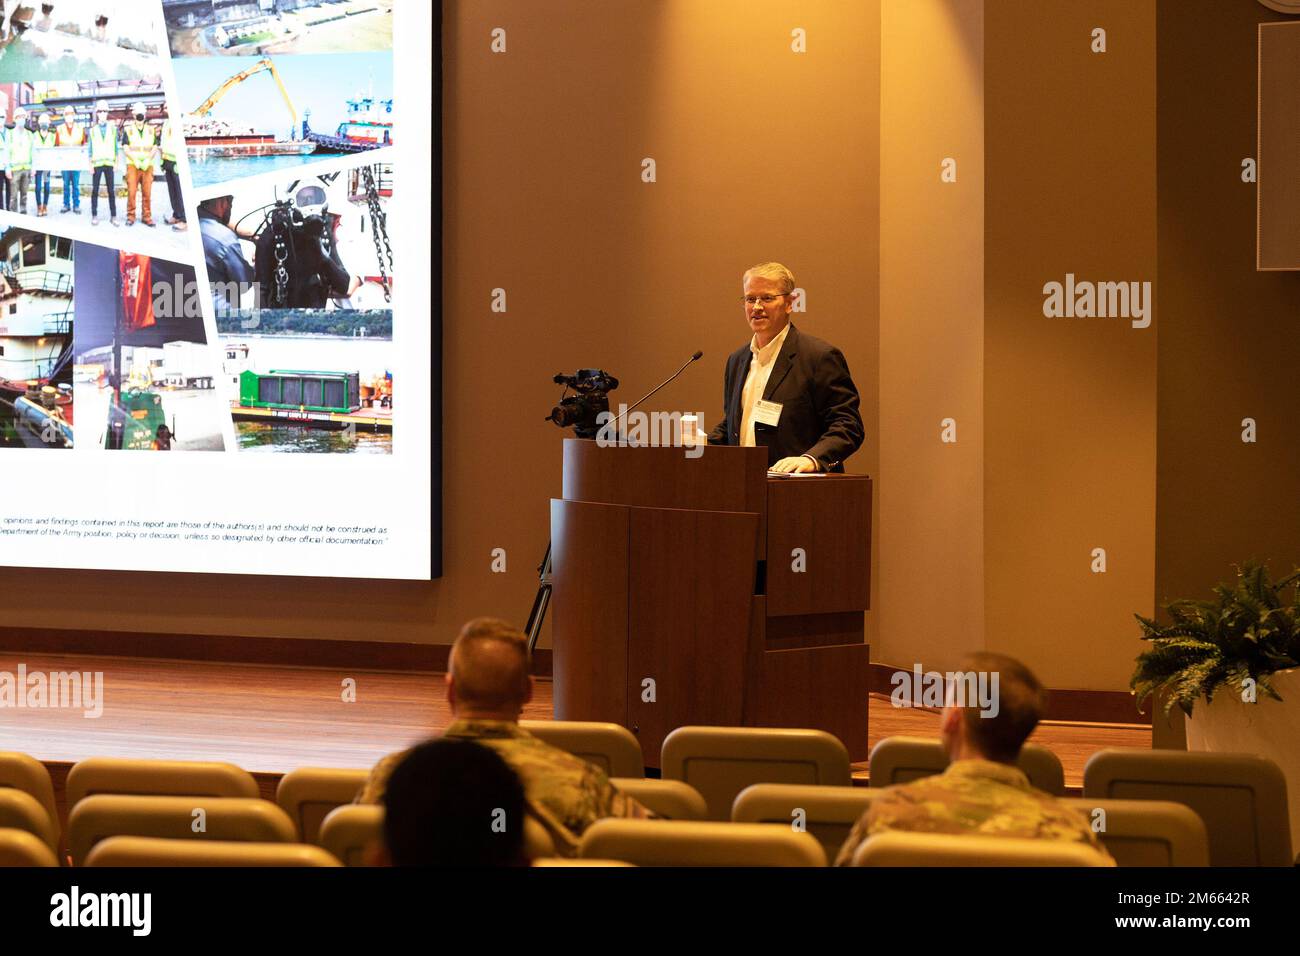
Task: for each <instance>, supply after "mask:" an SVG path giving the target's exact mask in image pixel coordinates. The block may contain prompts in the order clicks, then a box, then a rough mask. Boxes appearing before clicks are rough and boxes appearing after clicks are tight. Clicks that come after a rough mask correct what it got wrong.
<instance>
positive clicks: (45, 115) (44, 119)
mask: <svg viewBox="0 0 1300 956" xmlns="http://www.w3.org/2000/svg"><path fill="white" fill-rule="evenodd" d="M52 119H54V117H52V116H51V115H50V114H49V113H48V112H46V113H42V114H41V115H40V117H39V118H38V119H37V122H38V123H48V122H49V121H50V120H52Z"/></svg>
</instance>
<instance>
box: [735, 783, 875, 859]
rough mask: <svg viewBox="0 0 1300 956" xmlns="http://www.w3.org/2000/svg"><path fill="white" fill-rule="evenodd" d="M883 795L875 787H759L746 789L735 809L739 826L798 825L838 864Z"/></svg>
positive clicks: (760, 784) (780, 784)
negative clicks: (860, 822) (855, 826)
mask: <svg viewBox="0 0 1300 956" xmlns="http://www.w3.org/2000/svg"><path fill="white" fill-rule="evenodd" d="M878 796H880V791H879V790H877V789H873V788H871V787H808V786H801V785H799V784H787V783H756V784H754V785H753V786H752V787H746V788H745V789H744V790H742V791H740V793H739V795H737V797H736V802H735V803H734V804H732V806H731V819H732V820H734V821H735V822H737V823H783V824H785V825H786V826H789V827H793V826H794V825H795V824H796V822H797V823H798V824H799V825H800V826H801V827H803V829H805V830H806V831H807V832H808V833H811V834H812V835H813V836H814V837H816V839H817V842H818V843H820V844H821V845H822V849H823V850H825V851H826V859H827V860H832V861H833V860H834V859H835V857H836V855H837V854H838V853H839V852H840V847H842V846H843V845H844V841H845V840H847V839H848V836H849V831H850V830H852V829H853V824H855V823H857V822H858V819H859V818H860V817H861V816H862V814H864V813H866V812H867V808H868V807H869V806H870V805H871V801H872V800H874V799H875V798H876V797H878Z"/></svg>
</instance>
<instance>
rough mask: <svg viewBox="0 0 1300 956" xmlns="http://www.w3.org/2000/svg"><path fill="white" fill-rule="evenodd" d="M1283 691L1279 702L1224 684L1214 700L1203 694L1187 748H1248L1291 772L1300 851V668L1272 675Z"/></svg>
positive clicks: (1295, 847) (1294, 833)
mask: <svg viewBox="0 0 1300 956" xmlns="http://www.w3.org/2000/svg"><path fill="white" fill-rule="evenodd" d="M1270 683H1272V685H1273V688H1274V689H1275V690H1276V691H1277V692H1278V693H1279V694H1281V695H1282V701H1281V702H1280V703H1279V702H1278V701H1276V700H1274V699H1273V698H1272V697H1269V696H1268V695H1266V694H1262V693H1261V694H1259V696H1258V699H1257V701H1256V702H1255V703H1253V704H1247V703H1244V702H1243V701H1242V699H1241V693H1240V691H1236V692H1234V691H1233V690H1232V689H1230V688H1227V687H1223V688H1220V689H1219V690H1218V691H1217V692H1216V693H1215V695H1214V703H1212V704H1209V705H1208V706H1207V705H1206V703H1205V701H1204V700H1203V699H1202V700H1198V701H1197V702H1196V706H1195V707H1193V708H1192V716H1191V717H1189V718H1188V720H1187V749H1188V750H1203V751H1213V752H1216V753H1247V754H1257V755H1259V756H1261V757H1267V758H1268V759H1269V760H1272V761H1273V762H1274V763H1275V764H1277V765H1278V766H1279V767H1281V768H1282V774H1283V775H1284V776H1285V777H1286V791H1287V804H1288V809H1289V811H1290V815H1291V848H1292V852H1297V851H1300V668H1297V667H1293V668H1291V669H1290V670H1286V671H1278V672H1277V673H1275V674H1273V675H1272V676H1271V678H1270Z"/></svg>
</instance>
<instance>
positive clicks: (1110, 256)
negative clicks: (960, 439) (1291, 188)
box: [984, 0, 1165, 690]
mask: <svg viewBox="0 0 1300 956" xmlns="http://www.w3.org/2000/svg"><path fill="white" fill-rule="evenodd" d="M1095 27H1102V28H1104V29H1105V30H1106V31H1107V47H1108V50H1107V52H1106V53H1104V54H1094V53H1092V52H1091V50H1090V43H1091V33H1092V30H1093V29H1094V28H1095ZM985 63H986V69H985V142H986V144H987V149H986V154H985V163H986V175H987V181H986V185H985V210H986V214H985V235H986V245H985V263H986V266H985V281H986V283H987V285H986V287H985V319H984V381H985V393H984V418H985V436H986V438H985V447H984V455H985V458H984V491H985V506H984V518H985V526H984V542H985V567H986V569H987V573H986V576H985V594H986V596H987V615H986V619H985V628H986V635H987V637H986V643H987V646H988V648H989V649H990V650H997V651H1003V652H1006V653H1009V654H1013V655H1015V656H1017V657H1020V658H1022V659H1024V660H1026V661H1028V662H1030V663H1031V665H1032V666H1034V667H1035V669H1036V670H1037V672H1038V673H1039V676H1040V677H1041V678H1042V679H1043V681H1044V682H1045V683H1047V684H1048V685H1049V686H1054V687H1075V688H1085V689H1107V690H1114V689H1122V688H1124V687H1126V686H1127V683H1128V678H1129V674H1130V673H1131V669H1132V661H1133V657H1134V655H1135V654H1136V653H1137V651H1138V650H1139V645H1138V642H1137V641H1136V639H1135V638H1136V625H1135V623H1134V621H1133V614H1134V612H1138V613H1144V614H1145V613H1149V612H1150V610H1151V607H1152V593H1153V586H1154V571H1155V508H1156V499H1155V464H1156V463H1155V447H1156V446H1155V428H1156V394H1155V375H1156V338H1157V332H1158V329H1159V327H1160V316H1161V315H1163V314H1165V313H1164V312H1163V310H1161V309H1157V311H1156V317H1155V319H1154V321H1153V322H1152V324H1151V326H1150V327H1149V328H1146V329H1135V328H1132V327H1131V325H1130V323H1129V321H1127V320H1123V319H1114V318H1109V319H1101V318H1046V317H1044V315H1043V286H1044V283H1046V282H1048V281H1051V280H1056V281H1062V282H1063V281H1064V280H1065V276H1066V274H1067V273H1074V274H1075V275H1076V276H1077V277H1078V278H1080V279H1088V280H1093V281H1103V280H1113V281H1122V280H1136V281H1148V280H1149V281H1151V282H1152V283H1153V285H1154V281H1155V278H1156V274H1155V266H1156V260H1155V238H1156V229H1155V201H1156V182H1155V6H1154V4H1153V3H1146V2H1144V3H1133V2H1131V0H1094V2H1090V3H1087V4H1076V3H1069V2H1064V0H1053V2H1043V0H998V2H996V3H990V4H987V6H986V13H985ZM1157 302H1158V300H1157ZM1094 548H1104V549H1105V552H1106V557H1107V570H1106V572H1105V573H1104V574H1095V573H1093V572H1092V570H1091V569H1090V563H1091V552H1092V550H1093V549H1094Z"/></svg>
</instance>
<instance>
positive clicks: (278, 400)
mask: <svg viewBox="0 0 1300 956" xmlns="http://www.w3.org/2000/svg"><path fill="white" fill-rule="evenodd" d="M230 412H231V415H232V417H233V418H234V419H235V420H236V421H249V422H263V423H265V424H271V425H300V426H303V427H307V428H323V429H331V430H336V431H341V430H343V429H346V428H358V429H363V430H366V431H379V432H386V431H392V430H393V410H392V407H391V405H390V406H388V407H381V408H374V407H367V406H366V405H365V403H364V402H363V401H362V397H361V375H360V373H359V372H318V371H302V370H296V369H272V370H271V371H270V372H254V371H251V370H244V371H243V372H240V374H239V401H238V403H232V405H231V409H230Z"/></svg>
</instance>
